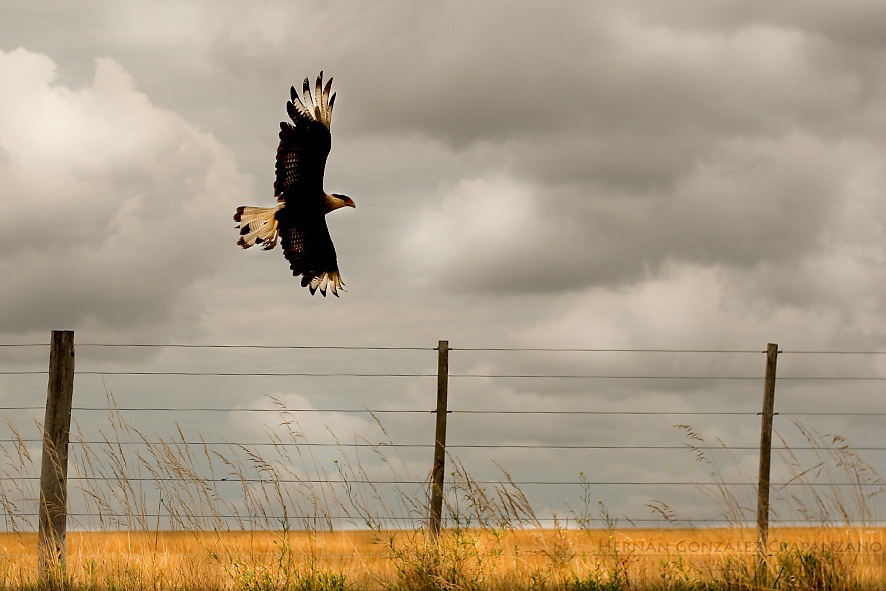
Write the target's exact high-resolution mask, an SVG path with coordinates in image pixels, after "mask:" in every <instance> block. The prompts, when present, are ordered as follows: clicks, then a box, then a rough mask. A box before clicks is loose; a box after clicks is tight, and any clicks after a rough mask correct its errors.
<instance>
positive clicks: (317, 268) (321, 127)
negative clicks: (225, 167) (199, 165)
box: [234, 72, 356, 297]
mask: <svg viewBox="0 0 886 591" xmlns="http://www.w3.org/2000/svg"><path fill="white" fill-rule="evenodd" d="M331 88H332V78H330V79H329V81H328V82H327V83H326V86H325V87H324V86H323V72H320V75H319V76H317V82H316V84H315V85H314V95H313V96H311V88H310V83H309V82H308V79H307V78H305V81H304V84H303V86H302V96H303V97H304V101H302V99H301V98H299V96H298V93H297V92H296V90H295V87H294V86H293V87H291V88H290V99H291V100H289V101H288V102H287V103H286V112H287V113H288V114H289V118H290V119H292V123H287V122H286V121H283V122H281V123H280V145H279V146H277V177H276V180H275V181H274V196H276V197H277V203H278V204H277V205H276V206H275V207H248V206H243V207H238V208H237V213H235V214H234V221H235V222H237V223H238V225H237V227H238V228H240V239H239V240H238V241H237V244H239V245H240V246H241V247H242V248H249V247H251V246H253V245H256V244H259V245H261V247H262V248H263V249H264V250H270V249H272V248H274V247H275V246H276V245H277V240H278V239H279V240H281V241H282V243H283V244H282V246H283V255H284V256H285V257H286V260H288V261H289V268H290V269H292V274H293V275H294V276H296V277H298V276H299V275H301V276H302V279H301V284H302V287H308V288H309V289H310V290H311V295H313V294H314V293H315V292H316V291H317V290H318V289H319V290H320V293H321V294H323V296H324V297H326V289H327V287H328V288H329V290H330V291H332V294H333V295H334V296H336V297H338V290H339V289H342V286H344V283H342V280H341V273H339V270H338V260H337V259H336V256H335V246H333V244H332V238H331V237H330V236H329V229H328V228H327V227H326V214H327V213H329V212H330V211H335V210H336V209H339V208H341V207H356V205H355V204H354V201H353V200H352V199H351V198H350V197H348V196H347V195H340V194H338V193H327V192H326V191H325V190H324V189H323V172H324V170H325V168H326V157H327V156H328V155H329V149H330V148H331V147H332V134H331V133H330V124H331V122H332V105H333V103H335V93H333V94H332V96H330V95H329V90H330V89H331Z"/></svg>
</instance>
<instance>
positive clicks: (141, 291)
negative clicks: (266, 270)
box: [0, 49, 251, 332]
mask: <svg viewBox="0 0 886 591" xmlns="http://www.w3.org/2000/svg"><path fill="white" fill-rule="evenodd" d="M54 71H55V65H54V64H53V62H52V61H51V60H50V59H49V58H48V57H47V56H45V55H41V54H36V53H32V52H29V51H27V50H24V49H18V50H16V51H13V52H10V53H5V54H4V53H0V80H2V81H3V86H4V88H6V91H5V92H4V93H3V96H2V97H0V154H2V155H3V157H2V158H0V183H2V185H3V186H4V188H5V191H6V195H7V197H6V200H5V201H6V203H5V207H6V209H7V214H8V215H9V217H8V219H9V220H10V221H11V223H8V224H7V225H6V227H5V229H4V233H3V235H2V237H0V248H2V250H0V270H2V273H3V275H4V278H5V280H4V286H5V288H4V290H3V292H2V296H0V298H2V305H3V306H4V307H6V308H7V309H15V310H16V311H17V313H16V314H15V315H5V316H4V320H3V323H2V330H13V331H20V330H26V329H31V330H33V329H49V328H62V327H66V326H83V324H84V323H85V324H87V325H92V326H93V327H95V328H100V329H110V330H112V331H127V330H129V329H132V328H134V327H136V326H138V327H141V328H143V329H148V330H149V332H150V331H152V330H172V331H173V332H178V331H187V330H190V329H192V328H193V327H194V325H195V323H196V321H198V320H199V319H198V318H197V317H194V316H192V314H193V313H194V311H195V310H194V305H195V304H196V300H195V299H194V297H195V296H196V295H197V294H192V293H190V292H189V289H190V288H191V287H192V286H193V285H194V283H195V282H196V281H198V280H199V279H201V278H204V277H206V276H207V275H210V274H212V273H214V272H215V271H217V270H218V268H219V264H220V262H221V261H222V260H224V258H225V256H226V255H225V252H226V251H225V250H224V248H225V247H227V246H230V243H232V240H231V232H232V230H231V227H232V225H233V223H232V222H230V221H229V219H228V218H229V216H226V215H224V213H226V212H227V211H228V210H232V208H233V207H235V206H236V205H237V204H238V203H239V202H240V201H242V200H244V199H246V198H247V197H248V196H249V194H250V192H251V182H250V180H249V179H248V177H246V176H245V175H243V174H242V173H240V172H238V170H237V163H236V161H235V160H234V158H233V157H232V155H231V154H230V153H229V152H228V150H227V149H226V148H224V146H222V145H221V144H220V143H219V142H218V141H217V140H215V139H214V138H213V137H212V136H211V135H210V134H208V133H205V132H202V131H200V130H199V129H197V128H196V127H194V126H193V125H191V124H189V123H188V122H187V121H185V120H184V119H182V118H181V117H180V116H178V115H176V114H174V113H171V112H169V111H165V110H163V109H160V108H158V107H156V106H154V105H153V104H152V103H151V101H150V100H149V98H148V97H147V96H146V95H144V94H143V93H141V92H139V91H138V90H137V89H136V84H135V81H134V80H133V78H132V76H131V75H130V74H128V73H127V72H126V71H125V70H124V69H123V68H122V67H121V66H120V65H119V64H118V63H117V62H115V61H114V60H112V59H110V58H101V59H98V60H96V67H95V76H94V79H93V81H92V83H91V84H90V85H88V86H86V87H84V88H79V89H70V88H66V87H62V86H57V85H54V84H53V77H54ZM47 323H49V324H48V325H47Z"/></svg>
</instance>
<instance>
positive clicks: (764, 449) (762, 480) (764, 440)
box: [756, 343, 778, 581]
mask: <svg viewBox="0 0 886 591" xmlns="http://www.w3.org/2000/svg"><path fill="white" fill-rule="evenodd" d="M777 360H778V345H776V344H773V343H769V346H768V347H767V348H766V379H765V381H764V382H763V413H762V414H763V420H762V425H761V428H760V476H759V478H758V480H757V569H756V576H757V580H758V581H762V580H763V578H764V577H765V576H766V571H767V566H766V555H767V552H768V549H767V547H768V543H769V474H770V466H771V461H772V417H773V415H774V410H775V367H776V361H777Z"/></svg>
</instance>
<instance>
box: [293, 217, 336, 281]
mask: <svg viewBox="0 0 886 591" xmlns="http://www.w3.org/2000/svg"><path fill="white" fill-rule="evenodd" d="M282 225H283V227H282V229H281V231H280V238H281V240H282V244H283V254H284V256H286V260H288V261H289V268H290V269H292V274H293V275H294V276H296V277H298V276H299V275H301V276H302V280H301V285H302V287H305V286H307V287H308V288H309V289H310V290H311V294H312V295H313V294H314V292H316V291H317V289H319V290H320V293H322V294H323V296H324V297H325V296H326V288H327V287H329V289H330V290H331V291H332V295H334V296H335V297H338V290H339V289H341V288H342V287H343V286H344V283H342V280H341V275H340V274H339V272H338V260H337V259H336V257H335V246H333V245H332V238H330V236H329V230H328V229H327V228H326V219H325V217H324V215H323V214H322V213H318V214H315V215H310V216H308V215H305V216H301V217H300V219H299V221H298V222H297V224H296V223H290V222H288V221H287V222H285V223H283V224H282Z"/></svg>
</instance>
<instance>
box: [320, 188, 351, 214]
mask: <svg viewBox="0 0 886 591" xmlns="http://www.w3.org/2000/svg"><path fill="white" fill-rule="evenodd" d="M326 207H327V209H326V212H327V213H329V212H330V211H334V210H336V209H338V208H340V207H357V204H355V203H354V200H353V199H351V198H350V197H348V196H347V195H339V194H338V193H332V194H331V195H326Z"/></svg>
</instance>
